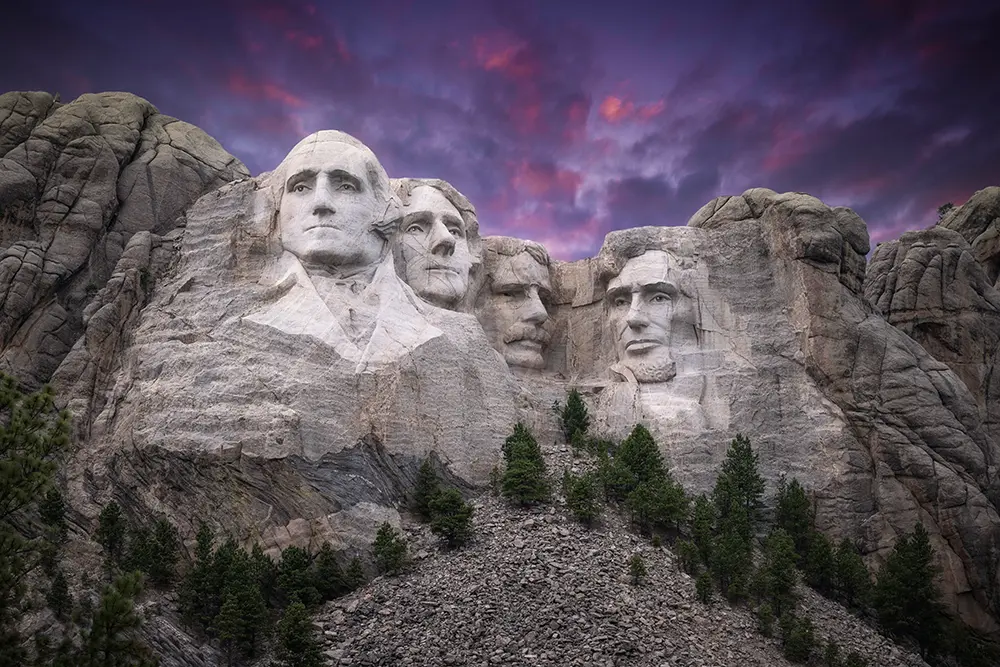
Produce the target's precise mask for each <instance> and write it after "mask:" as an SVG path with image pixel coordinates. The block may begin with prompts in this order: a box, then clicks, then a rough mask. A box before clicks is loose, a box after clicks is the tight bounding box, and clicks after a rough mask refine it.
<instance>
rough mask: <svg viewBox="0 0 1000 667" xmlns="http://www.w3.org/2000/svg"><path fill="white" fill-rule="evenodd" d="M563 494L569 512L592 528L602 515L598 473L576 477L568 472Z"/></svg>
mask: <svg viewBox="0 0 1000 667" xmlns="http://www.w3.org/2000/svg"><path fill="white" fill-rule="evenodd" d="M563 494H564V495H565V496H566V506H567V507H568V508H569V511H570V512H572V513H573V516H574V517H576V520H577V521H579V522H580V523H582V524H583V525H584V526H587V527H588V528H589V527H591V526H592V525H593V524H594V521H595V520H596V519H597V518H598V517H599V516H600V515H601V503H600V498H599V494H600V487H599V485H598V474H597V473H595V472H587V473H584V474H582V475H574V474H572V473H570V472H569V471H568V470H567V471H566V472H565V473H564V474H563Z"/></svg>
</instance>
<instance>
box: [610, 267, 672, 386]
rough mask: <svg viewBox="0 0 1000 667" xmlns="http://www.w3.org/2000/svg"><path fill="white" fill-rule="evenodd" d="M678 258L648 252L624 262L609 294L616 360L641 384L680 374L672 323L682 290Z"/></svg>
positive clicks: (664, 380)
mask: <svg viewBox="0 0 1000 667" xmlns="http://www.w3.org/2000/svg"><path fill="white" fill-rule="evenodd" d="M676 270H677V269H676V262H675V261H674V260H673V257H671V255H670V254H669V253H667V252H664V251H661V250H650V251H647V252H645V253H643V254H642V255H640V256H638V257H633V258H632V259H630V260H628V261H627V262H625V265H624V266H623V267H622V270H621V273H619V274H618V275H617V276H615V277H614V278H612V279H611V280H610V281H609V282H608V287H607V294H606V295H605V308H606V312H607V321H608V324H609V326H610V328H611V334H612V338H613V341H614V347H615V354H616V355H617V358H618V364H619V365H620V366H622V367H624V368H625V369H627V370H628V371H630V372H631V374H632V375H633V376H634V377H635V380H636V381H637V382H640V383H646V382H667V381H669V380H671V379H673V377H674V376H675V375H676V374H677V370H676V365H675V363H674V361H673V359H672V357H671V355H670V334H671V322H672V319H673V316H674V311H675V308H676V306H677V303H676V301H677V299H678V297H679V295H680V291H679V290H678V288H677V282H676V280H675V279H674V278H673V277H672V276H671V274H675V272H676Z"/></svg>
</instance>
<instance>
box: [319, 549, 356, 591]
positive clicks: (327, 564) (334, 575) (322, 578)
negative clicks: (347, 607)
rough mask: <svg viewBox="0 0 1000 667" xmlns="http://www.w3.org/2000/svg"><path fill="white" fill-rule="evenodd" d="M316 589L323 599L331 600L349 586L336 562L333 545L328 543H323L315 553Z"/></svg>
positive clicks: (348, 588)
mask: <svg viewBox="0 0 1000 667" xmlns="http://www.w3.org/2000/svg"><path fill="white" fill-rule="evenodd" d="M315 567H316V576H315V580H316V590H318V591H319V595H320V598H321V599H322V600H323V601H326V600H332V599H334V598H336V597H339V596H341V595H343V594H344V593H347V592H348V590H350V587H349V586H348V585H347V578H346V575H345V574H344V571H343V570H342V569H341V567H340V563H339V562H337V556H336V555H335V554H334V553H333V547H331V546H330V544H329V543H325V544H323V546H322V547H321V548H320V550H319V553H318V554H317V555H316V561H315Z"/></svg>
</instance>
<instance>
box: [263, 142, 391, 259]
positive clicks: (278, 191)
mask: <svg viewBox="0 0 1000 667" xmlns="http://www.w3.org/2000/svg"><path fill="white" fill-rule="evenodd" d="M321 141H322V142H336V143H341V144H347V145H348V146H352V147H353V148H356V149H358V150H359V151H361V154H362V155H363V158H364V163H365V180H366V181H367V182H368V186H369V187H370V188H371V189H372V192H373V193H374V195H375V201H376V202H378V204H379V205H380V206H382V207H384V208H383V210H384V213H383V214H382V216H381V217H378V218H376V219H375V220H374V221H373V222H372V227H373V228H374V229H375V231H376V232H378V234H379V235H380V236H382V237H383V238H385V239H390V238H392V235H393V234H394V233H395V231H396V227H398V226H399V221H400V206H399V200H398V199H397V198H396V196H395V195H394V194H393V193H392V190H391V187H390V184H389V175H388V174H386V173H385V169H384V168H383V167H382V164H381V163H380V162H379V161H378V158H377V157H375V153H373V152H372V150H371V149H370V148H368V146H366V145H364V144H363V143H362V142H361V141H359V140H358V139H356V138H354V137H352V136H351V135H349V134H347V133H346V132H341V131H340V130H322V131H320V132H314V133H312V134H310V135H309V136H308V137H306V138H305V139H303V140H302V141H300V142H299V143H297V144H295V146H294V147H293V148H292V150H290V151H289V152H288V155H286V156H285V159H284V160H282V161H281V164H279V165H278V166H277V168H275V170H274V171H273V172H271V177H270V178H271V192H272V194H273V196H274V202H275V220H277V212H278V211H280V210H281V198H282V196H283V195H284V192H285V180H286V178H287V174H286V172H287V170H288V160H289V159H290V158H291V157H292V156H294V155H295V154H296V153H298V152H300V151H302V150H303V149H305V148H306V147H308V146H312V145H313V144H316V143H319V142H321Z"/></svg>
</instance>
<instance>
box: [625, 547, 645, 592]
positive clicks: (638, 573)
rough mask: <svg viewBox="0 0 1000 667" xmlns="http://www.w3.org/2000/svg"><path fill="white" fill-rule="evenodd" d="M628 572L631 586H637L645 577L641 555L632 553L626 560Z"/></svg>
mask: <svg viewBox="0 0 1000 667" xmlns="http://www.w3.org/2000/svg"><path fill="white" fill-rule="evenodd" d="M628 573H629V577H631V580H632V585H633V586H638V585H639V584H640V583H642V580H643V579H645V578H646V561H644V560H643V559H642V555H640V554H632V557H631V558H629V560H628Z"/></svg>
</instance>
